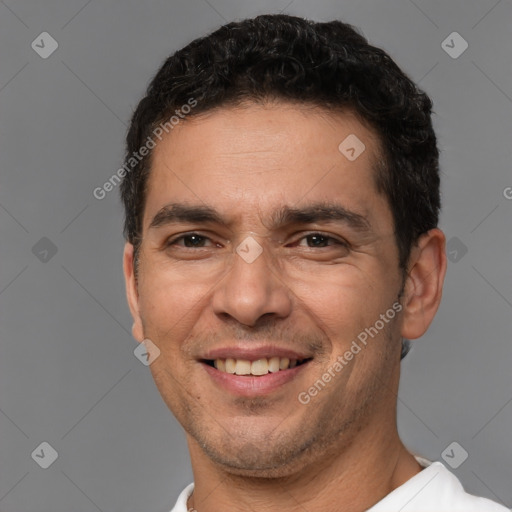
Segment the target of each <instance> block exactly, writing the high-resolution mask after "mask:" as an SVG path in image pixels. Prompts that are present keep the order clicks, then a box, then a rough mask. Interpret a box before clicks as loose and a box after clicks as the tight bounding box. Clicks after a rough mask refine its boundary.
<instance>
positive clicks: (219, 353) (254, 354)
mask: <svg viewBox="0 0 512 512" xmlns="http://www.w3.org/2000/svg"><path fill="white" fill-rule="evenodd" d="M271 357H287V358H288V359H297V360H302V359H310V358H311V357H312V356H311V355H310V354H306V353H304V352H298V351H296V350H293V349H289V348H286V347H278V346H275V345H259V346H243V345H237V346H232V347H219V348H215V349H211V350H208V351H207V352H206V353H205V354H204V356H203V357H201V358H200V359H203V360H215V359H228V358H233V359H246V360H249V361H257V360H258V359H264V358H271Z"/></svg>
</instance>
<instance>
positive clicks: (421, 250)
mask: <svg viewBox="0 0 512 512" xmlns="http://www.w3.org/2000/svg"><path fill="white" fill-rule="evenodd" d="M445 243H446V238H445V236H444V233H443V232H442V231H441V230H440V229H438V228H435V229H431V230H430V231H428V232H427V233H425V234H423V235H422V236H421V237H420V238H419V240H418V242H417V244H416V246H415V247H414V248H413V249H412V251H411V257H410V260H409V262H410V264H409V270H408V274H407V278H406V282H405V290H404V298H403V308H404V314H403V324H402V336H403V337H404V338H407V339H416V338H419V337H420V336H422V335H423V334H424V333H425V331H426V330H427V329H428V326H429V325H430V323H431V322H432V320H433V318H434V316H435V314H436V312H437V309H438V308H439V304H440V303H441V296H442V291H443V282H444V276H445V273H446V254H445Z"/></svg>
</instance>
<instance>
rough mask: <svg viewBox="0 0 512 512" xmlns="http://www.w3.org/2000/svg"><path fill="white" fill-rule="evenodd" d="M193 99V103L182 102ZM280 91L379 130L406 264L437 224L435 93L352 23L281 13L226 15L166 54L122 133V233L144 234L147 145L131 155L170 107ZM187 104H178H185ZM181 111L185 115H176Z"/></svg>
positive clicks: (380, 175) (379, 170)
mask: <svg viewBox="0 0 512 512" xmlns="http://www.w3.org/2000/svg"><path fill="white" fill-rule="evenodd" d="M191 99H192V100H193V101H194V102H195V103H194V105H195V106H194V108H193V109H190V108H188V105H189V104H191ZM267 99H272V100H276V99H277V100H285V101H291V102H295V103H301V104H306V105H311V106H317V107H321V108H324V109H329V110H332V109H335V110H341V111H343V110H344V109H345V110H350V111H352V112H355V113H356V115H358V116H359V118H360V119H361V120H362V121H363V122H366V123H367V124H369V125H370V127H371V128H373V130H374V131H375V133H376V134H377V135H378V138H379V141H380V146H381V151H380V153H381V154H380V155H378V158H376V165H375V167H376V169H375V180H376V185H377V189H378V191H379V192H380V193H383V194H384V195H385V196H386V197H387V199H388V201H389V205H390V208H391V212H392V214H393V218H394V224H395V226H394V228H395V235H396V242H397V246H398V252H399V262H398V263H399V266H400V268H402V269H403V270H405V269H406V266H407V263H408V259H409V255H410V250H411V248H412V246H413V245H414V243H415V242H416V241H417V239H418V237H419V236H420V235H421V234H423V233H425V232H427V231H428V230H430V229H432V228H434V227H436V226H437V223H438V216H439V209H440V193H439V181H440V180H439V152H438V149H437V143H436V136H435V133H434V130H433V127H432V120H431V114H432V101H431V100H430V98H429V97H428V96H427V95H426V94H425V93H424V92H423V91H421V90H420V89H419V88H418V87H417V86H416V85H415V84H414V83H413V82H412V81H411V80H410V79H409V78H408V76H407V75H406V74H405V73H404V72H403V71H402V70H401V69H400V68H399V67H398V66H397V65H396V63H395V62H394V61H393V60H392V59H391V57H390V56H389V55H388V54H387V53H386V52H384V51H383V50H382V49H380V48H376V47H375V46H372V45H370V44H369V43H368V41H367V40H366V39H365V38H364V37H363V36H362V35H360V34H359V33H358V32H357V31H356V29H354V27H352V26H351V25H349V24H347V23H343V22H341V21H338V20H335V21H331V22H326V23H320V22H314V21H310V20H306V19H302V18H299V17H295V16H288V15H283V14H278V15H262V16H257V17H255V18H251V19H245V20H242V21H237V22H232V23H228V24H226V25H224V26H222V27H221V28H219V29H218V30H216V31H214V32H213V33H211V34H210V35H208V36H206V37H201V38H199V39H196V40H194V41H192V42H191V43H190V44H188V45H187V46H185V47H184V48H182V49H181V50H179V51H177V52H176V53H174V54H173V55H172V56H170V57H169V58H168V59H167V60H166V61H165V62H164V64H163V65H162V67H161V68H160V70H159V71H158V72H157V74H156V75H155V77H154V78H153V80H152V81H151V83H150V85H149V87H148V89H147V92H146V96H145V97H144V98H143V99H142V100H141V101H140V103H139V104H138V106H137V108H136V110H135V112H134V114H133V117H132V120H131V125H130V128H129V131H128V134H127V137H126V157H125V169H127V164H128V163H131V169H129V172H126V173H125V176H124V179H123V182H122V183H121V187H120V189H121V198H122V201H123V203H124V208H125V225H124V235H125V238H126V239H127V241H129V242H130V243H132V244H133V245H134V247H135V253H136V254H137V253H138V248H139V246H140V242H141V236H142V216H143V212H144V204H145V195H146V185H147V180H148V176H149V172H150V167H151V165H150V164H151V154H152V153H151V151H148V153H147V154H146V155H145V156H144V158H141V157H140V156H139V157H138V159H134V158H133V155H134V154H135V153H137V154H138V152H139V150H140V148H141V147H142V146H144V145H145V144H146V141H148V140H150V139H151V138H153V139H154V133H155V129H156V128H157V127H158V126H159V125H161V124H162V123H165V122H166V121H168V120H169V119H170V117H171V116H173V114H175V113H176V114H180V113H181V110H180V109H182V108H183V111H184V112H186V111H189V113H188V115H187V118H188V117H191V116H195V115H198V114H200V113H204V112H207V111H210V110H213V109H216V108H220V107H224V106H226V107H227V106H234V105H237V104H241V103H244V102H247V101H265V100H267ZM186 105H187V109H188V110H185V108H184V106H186ZM180 117H183V116H181V115H180Z"/></svg>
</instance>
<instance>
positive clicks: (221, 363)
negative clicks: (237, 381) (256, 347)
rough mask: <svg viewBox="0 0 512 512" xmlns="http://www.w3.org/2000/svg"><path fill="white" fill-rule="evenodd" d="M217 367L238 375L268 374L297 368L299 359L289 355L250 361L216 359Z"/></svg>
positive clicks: (222, 370)
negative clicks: (290, 357) (291, 357)
mask: <svg viewBox="0 0 512 512" xmlns="http://www.w3.org/2000/svg"><path fill="white" fill-rule="evenodd" d="M213 364H214V366H215V368H217V370H220V371H221V372H226V373H232V374H236V375H266V374H267V373H269V372H270V373H275V372H278V371H279V370H286V369H288V368H295V366H297V359H291V360H290V359H288V358H287V357H270V358H268V359H267V358H263V359H258V360H256V361H249V360H248V359H233V358H230V357H229V358H228V359H215V361H214V362H213Z"/></svg>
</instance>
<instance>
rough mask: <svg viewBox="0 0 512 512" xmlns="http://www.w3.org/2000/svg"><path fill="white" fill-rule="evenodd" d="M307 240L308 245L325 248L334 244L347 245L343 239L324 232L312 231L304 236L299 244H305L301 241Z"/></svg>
mask: <svg viewBox="0 0 512 512" xmlns="http://www.w3.org/2000/svg"><path fill="white" fill-rule="evenodd" d="M303 240H305V241H306V244H307V247H310V248H315V247H317V248H323V247H329V246H333V245H341V246H346V245H347V244H345V243H344V242H342V241H341V240H338V239H336V238H334V237H332V236H328V235H324V234H322V233H311V234H309V235H307V236H304V237H302V238H301V239H300V241H299V245H303V244H302V243H301V242H302V241H303Z"/></svg>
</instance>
